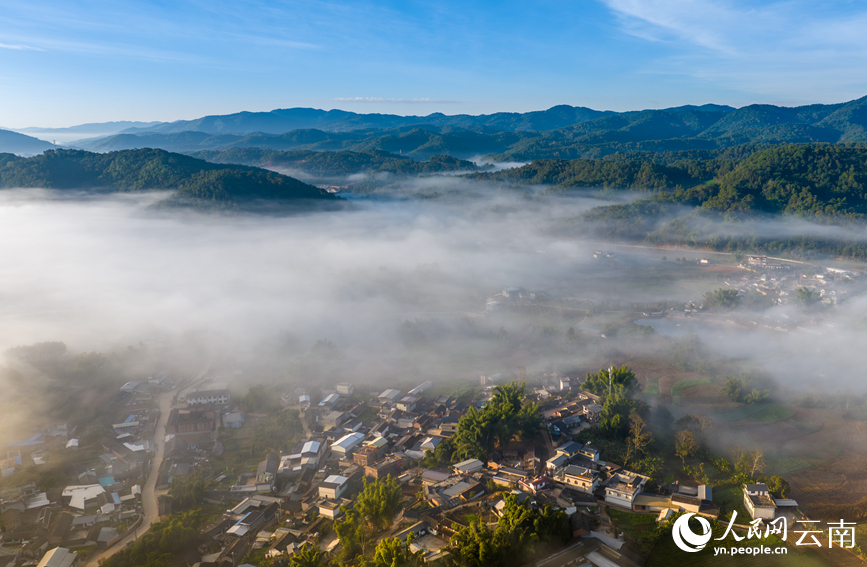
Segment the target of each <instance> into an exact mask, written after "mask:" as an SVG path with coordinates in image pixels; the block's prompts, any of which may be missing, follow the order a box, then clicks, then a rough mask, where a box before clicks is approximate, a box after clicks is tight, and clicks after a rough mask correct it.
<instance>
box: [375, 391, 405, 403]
mask: <svg viewBox="0 0 867 567" xmlns="http://www.w3.org/2000/svg"><path fill="white" fill-rule="evenodd" d="M378 399H379V403H380V404H382V405H384V406H391V405H394V403H395V402H397V401H398V400H399V399H400V390H395V389H393V388H389V389H388V390H386V391H384V392H383V393H381V394H380V395H379V398H378Z"/></svg>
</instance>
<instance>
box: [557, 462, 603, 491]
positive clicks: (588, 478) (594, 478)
mask: <svg viewBox="0 0 867 567" xmlns="http://www.w3.org/2000/svg"><path fill="white" fill-rule="evenodd" d="M560 479H561V482H563V484H565V485H566V488H568V489H570V490H574V491H576V492H583V493H585V494H593V492H594V491H595V490H596V489H597V488H598V487H599V473H598V472H596V471H594V470H590V469H588V468H585V467H579V466H577V465H569V466H568V467H566V468H565V469H563V472H562V473H561V476H560Z"/></svg>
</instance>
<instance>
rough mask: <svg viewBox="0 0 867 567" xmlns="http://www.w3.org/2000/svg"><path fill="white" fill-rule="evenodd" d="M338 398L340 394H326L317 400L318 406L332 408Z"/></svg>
mask: <svg viewBox="0 0 867 567" xmlns="http://www.w3.org/2000/svg"><path fill="white" fill-rule="evenodd" d="M339 400H340V394H328V395H327V396H325V397H324V398H322V400H321V401H320V402H319V407H321V408H326V409H328V408H333V407H334V405H335V404H336V403H337V402H338V401H339Z"/></svg>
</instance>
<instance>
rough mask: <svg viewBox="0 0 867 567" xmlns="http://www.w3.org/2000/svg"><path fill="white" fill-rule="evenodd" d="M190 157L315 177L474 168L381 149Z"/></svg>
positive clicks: (210, 152)
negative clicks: (290, 169) (298, 172)
mask: <svg viewBox="0 0 867 567" xmlns="http://www.w3.org/2000/svg"><path fill="white" fill-rule="evenodd" d="M189 155H191V156H193V157H195V158H199V159H204V160H207V161H210V162H213V163H238V164H243V165H252V166H257V167H266V166H267V167H285V168H292V169H297V170H300V171H303V172H305V173H309V174H310V175H315V176H318V177H326V176H331V175H335V176H336V175H350V174H353V173H363V172H389V173H396V174H402V175H417V174H422V173H439V172H444V171H468V170H474V169H477V167H476V165H475V164H473V163H472V162H470V161H465V160H460V159H457V158H455V157H451V156H443V155H434V156H431V158H430V159H429V160H428V161H416V160H413V159H412V158H408V157H405V156H400V155H396V154H392V153H389V152H386V151H382V150H367V151H360V152H351V151H340V152H331V151H322V152H317V151H313V150H288V151H286V150H269V149H262V148H232V149H229V150H201V151H198V152H191V153H190V154H189Z"/></svg>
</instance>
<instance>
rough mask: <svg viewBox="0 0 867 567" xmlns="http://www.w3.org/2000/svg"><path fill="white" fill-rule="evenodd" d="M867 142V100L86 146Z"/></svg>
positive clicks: (490, 154) (317, 115) (464, 148)
mask: <svg viewBox="0 0 867 567" xmlns="http://www.w3.org/2000/svg"><path fill="white" fill-rule="evenodd" d="M864 141H867V97H864V98H861V99H858V100H854V101H850V102H846V103H840V104H826V105H821V104H816V105H809V106H801V107H791V108H790V107H781V106H773V105H750V106H745V107H743V108H738V109H735V108H732V107H728V106H721V105H704V106H683V107H677V108H670V109H664V110H643V111H633V112H612V111H597V110H592V109H589V108H583V107H572V106H565V105H561V106H555V107H553V108H550V109H548V110H544V111H538V112H527V113H523V114H521V113H496V114H489V115H480V116H470V115H454V116H447V115H444V114H440V113H435V114H430V115H427V116H396V115H388V114H357V113H354V112H347V111H342V110H329V111H324V110H315V109H305V108H293V109H283V110H274V111H271V112H240V113H236V114H230V115H224V116H206V117H203V118H199V119H196V120H187V121H177V122H171V123H165V124H158V125H155V126H151V127H148V128H135V129H132V130H127V131H125V132H122V133H120V134H117V135H114V136H109V137H105V138H99V139H91V140H86V141H80V142H79V143H78V144H77V145H76V147H81V148H83V149H87V150H90V151H115V150H121V149H133V148H140V147H158V148H163V149H166V150H169V151H176V152H193V151H199V150H227V149H231V148H252V147H256V148H263V149H274V150H313V151H322V150H333V151H337V150H349V151H370V150H382V151H387V152H390V153H395V154H399V155H406V156H411V157H413V158H416V159H427V158H429V157H430V156H432V155H436V154H447V155H452V156H455V157H460V158H478V157H481V156H485V159H487V160H501V161H531V160H535V159H548V158H560V159H575V158H598V157H603V156H606V155H610V154H614V153H618V152H621V153H622V152H637V151H651V152H661V151H685V150H713V149H718V148H725V147H731V146H736V145H741V144H763V145H776V144H787V143H808V142H824V143H838V142H864Z"/></svg>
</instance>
